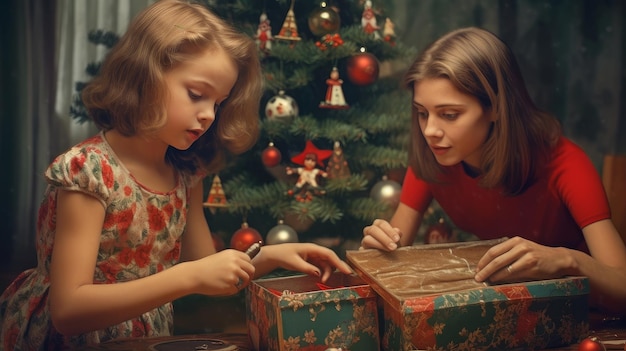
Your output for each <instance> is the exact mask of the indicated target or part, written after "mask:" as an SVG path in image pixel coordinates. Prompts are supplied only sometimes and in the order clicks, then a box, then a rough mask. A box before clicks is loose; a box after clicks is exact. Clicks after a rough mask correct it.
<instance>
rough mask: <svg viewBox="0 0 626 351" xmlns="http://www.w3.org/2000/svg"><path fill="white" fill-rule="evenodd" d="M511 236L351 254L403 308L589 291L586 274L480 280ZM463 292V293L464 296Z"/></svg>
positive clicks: (368, 276) (367, 278)
mask: <svg viewBox="0 0 626 351" xmlns="http://www.w3.org/2000/svg"><path fill="white" fill-rule="evenodd" d="M503 240H505V239H497V240H483V241H471V242H463V243H450V244H433V245H416V246H408V247H401V248H399V249H397V250H395V251H393V252H385V251H381V250H376V249H367V250H358V251H356V250H351V251H347V252H346V257H347V260H348V262H349V263H350V264H351V265H352V266H353V268H355V270H356V272H357V273H358V274H359V275H360V276H361V277H362V278H363V279H364V280H365V281H366V282H367V283H368V284H370V285H371V286H372V288H373V289H374V290H375V291H376V292H377V293H378V294H379V295H380V296H381V297H382V298H383V299H385V300H386V301H387V302H388V303H389V304H391V305H392V306H395V308H397V309H399V310H403V309H410V310H415V309H416V308H417V309H420V308H431V309H432V308H433V305H432V304H428V305H429V306H422V307H420V305H422V304H423V303H424V301H429V300H434V299H435V297H436V298H437V300H438V301H445V303H443V304H440V305H442V306H454V305H458V304H459V303H461V304H471V303H474V302H476V303H477V302H481V301H492V300H499V299H504V300H511V299H518V298H519V299H524V298H539V297H549V296H565V295H583V294H588V290H589V287H588V282H587V279H586V278H584V277H572V278H571V279H554V280H542V281H532V282H525V283H511V284H500V285H492V284H489V283H485V282H483V283H479V282H477V281H475V280H474V275H475V271H476V265H477V263H478V261H479V259H480V258H481V257H482V256H483V254H484V253H485V252H486V251H487V250H488V249H489V248H490V247H492V246H494V245H496V244H497V243H500V242H502V241H503ZM460 295H462V296H461V297H459V296H460Z"/></svg>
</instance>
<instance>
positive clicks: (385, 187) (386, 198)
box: [370, 177, 402, 209]
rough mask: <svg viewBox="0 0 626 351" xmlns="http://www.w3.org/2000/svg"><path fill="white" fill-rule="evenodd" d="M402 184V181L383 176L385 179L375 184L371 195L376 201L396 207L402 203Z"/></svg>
mask: <svg viewBox="0 0 626 351" xmlns="http://www.w3.org/2000/svg"><path fill="white" fill-rule="evenodd" d="M401 190H402V186H401V185H400V183H398V182H396V181H394V180H389V179H387V177H383V180H381V181H379V182H378V183H376V184H374V186H373V187H372V190H371V191H370V197H371V198H372V199H374V200H376V201H380V202H383V203H386V204H387V205H389V206H390V207H391V208H394V209H395V208H396V207H397V206H398V203H400V192H401Z"/></svg>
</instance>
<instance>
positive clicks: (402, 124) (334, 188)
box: [206, 0, 414, 246]
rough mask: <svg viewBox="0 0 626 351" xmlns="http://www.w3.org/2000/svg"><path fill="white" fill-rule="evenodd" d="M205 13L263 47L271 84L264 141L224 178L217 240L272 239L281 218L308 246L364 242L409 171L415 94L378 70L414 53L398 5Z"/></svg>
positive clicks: (274, 0) (235, 8) (224, 8)
mask: <svg viewBox="0 0 626 351" xmlns="http://www.w3.org/2000/svg"><path fill="white" fill-rule="evenodd" d="M206 5H207V6H209V7H210V8H212V9H213V10H214V11H215V12H217V13H218V14H220V15H221V16H222V17H224V18H226V19H228V20H229V21H230V22H231V23H233V24H235V25H236V26H237V27H238V28H239V29H240V30H242V31H244V32H246V33H249V35H250V36H251V37H253V38H255V40H256V42H257V45H258V47H259V52H260V55H261V59H262V67H263V72H264V78H265V83H266V84H265V86H266V93H265V95H264V96H263V98H262V101H261V107H262V111H261V112H260V115H261V119H262V133H261V136H260V139H259V142H258V143H257V145H256V146H255V147H254V148H253V149H252V150H250V151H249V152H247V153H246V154H244V155H241V156H240V157H238V158H236V159H235V160H233V163H232V164H230V165H229V166H228V167H227V168H226V169H225V170H223V171H222V172H220V174H219V177H220V178H221V179H222V182H223V187H224V192H225V193H226V195H227V196H228V201H229V207H228V208H227V209H224V210H218V211H216V213H215V214H212V213H209V214H207V216H208V217H209V223H210V225H211V227H212V229H213V231H214V232H216V233H218V234H219V235H221V239H223V240H224V241H225V242H226V243H228V242H229V240H231V238H232V237H231V235H232V234H233V233H235V235H238V230H237V229H238V228H239V226H241V224H242V223H244V222H246V223H247V224H248V225H249V228H254V229H256V230H257V231H258V232H259V233H261V236H263V237H265V233H269V232H273V231H274V227H275V226H277V225H279V221H282V222H280V223H281V224H280V225H281V226H284V225H287V226H290V227H292V228H293V231H294V232H295V233H297V237H298V239H299V240H300V241H313V242H319V243H321V244H325V245H328V246H341V244H342V243H345V242H346V240H349V239H352V240H351V242H354V241H356V242H357V243H358V242H360V238H361V236H362V229H363V227H364V226H365V225H367V224H369V223H371V222H372V220H373V219H375V218H381V217H388V216H389V215H390V214H391V212H392V211H393V209H394V207H395V206H396V205H397V202H398V197H399V189H400V186H399V183H400V181H401V177H402V175H403V172H404V169H405V167H406V165H407V154H406V152H407V146H408V142H409V134H408V127H409V125H410V114H411V112H410V111H411V107H410V99H411V97H410V94H409V93H408V92H407V91H406V90H404V89H402V88H401V81H400V79H399V77H398V76H397V75H391V76H384V77H383V76H381V75H380V71H381V69H382V68H383V65H384V64H385V63H386V62H389V61H396V62H397V61H398V60H399V61H401V62H402V60H403V59H410V58H413V56H414V52H413V50H412V49H411V48H409V47H406V46H404V45H402V43H400V42H398V41H397V40H396V35H395V31H394V28H393V19H392V18H390V16H391V10H392V9H390V8H386V7H385V6H389V5H388V2H385V1H377V2H376V1H374V2H373V1H369V0H368V1H363V0H360V1H359V0H353V1H327V2H322V1H304V0H295V1H294V0H269V1H255V0H248V1H246V0H238V1H229V0H223V1H219V0H218V1H207V2H206ZM307 157H308V158H309V160H307ZM311 158H312V159H311ZM209 178H210V177H209ZM210 182H211V179H207V182H206V184H210ZM243 231H244V232H245V231H246V230H243ZM284 237H285V238H286V240H287V239H288V238H290V237H289V236H284Z"/></svg>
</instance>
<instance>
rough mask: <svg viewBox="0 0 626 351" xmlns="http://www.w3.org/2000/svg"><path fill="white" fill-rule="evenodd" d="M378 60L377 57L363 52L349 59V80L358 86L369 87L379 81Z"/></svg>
mask: <svg viewBox="0 0 626 351" xmlns="http://www.w3.org/2000/svg"><path fill="white" fill-rule="evenodd" d="M379 70H380V69H379V65H378V59H377V58H376V56H374V55H372V54H370V53H368V52H361V53H358V54H356V55H353V56H351V57H350V58H349V59H348V66H347V71H348V79H349V80H350V81H351V82H352V83H354V84H356V85H368V84H372V83H374V82H375V81H376V80H377V79H378V73H379Z"/></svg>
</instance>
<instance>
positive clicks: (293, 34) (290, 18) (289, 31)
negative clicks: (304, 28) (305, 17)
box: [276, 0, 302, 45]
mask: <svg viewBox="0 0 626 351" xmlns="http://www.w3.org/2000/svg"><path fill="white" fill-rule="evenodd" d="M294 1H295V0H291V6H289V11H287V16H286V17H285V21H284V22H283V26H282V27H281V28H280V32H278V35H277V36H276V38H277V39H282V40H287V41H291V42H292V45H293V44H294V43H295V42H297V41H300V40H301V39H302V38H300V36H299V35H298V25H297V24H296V15H295V14H294V13H293V4H294Z"/></svg>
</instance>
